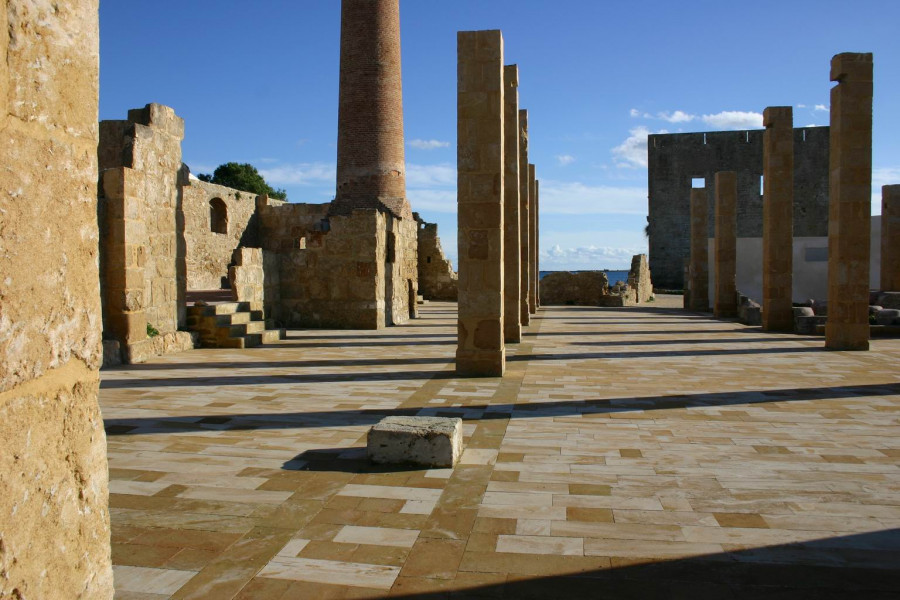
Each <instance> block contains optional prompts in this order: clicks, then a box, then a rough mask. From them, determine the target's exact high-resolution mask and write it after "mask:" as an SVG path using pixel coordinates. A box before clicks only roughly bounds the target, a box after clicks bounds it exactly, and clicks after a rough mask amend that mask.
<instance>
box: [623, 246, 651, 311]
mask: <svg viewBox="0 0 900 600" xmlns="http://www.w3.org/2000/svg"><path fill="white" fill-rule="evenodd" d="M628 287H630V288H632V289H633V290H634V293H635V297H636V298H637V301H638V302H639V303H640V302H647V301H648V300H650V297H651V296H652V295H653V282H651V281H650V264H649V263H648V261H647V255H646V254H635V255H634V256H633V257H632V258H631V271H629V272H628Z"/></svg>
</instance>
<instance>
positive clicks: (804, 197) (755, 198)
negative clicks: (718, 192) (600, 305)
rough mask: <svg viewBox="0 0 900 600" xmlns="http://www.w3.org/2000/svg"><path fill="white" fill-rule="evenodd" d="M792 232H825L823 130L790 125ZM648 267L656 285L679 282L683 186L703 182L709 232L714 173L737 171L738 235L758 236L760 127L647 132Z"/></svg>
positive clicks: (684, 232) (684, 228)
mask: <svg viewBox="0 0 900 600" xmlns="http://www.w3.org/2000/svg"><path fill="white" fill-rule="evenodd" d="M793 135H794V218H793V221H794V226H793V229H794V236H796V237H814V236H826V235H828V219H827V216H826V215H827V214H828V143H829V142H828V136H829V132H828V128H827V127H806V128H801V129H794V134H793ZM647 145H648V148H647V159H648V164H649V169H648V193H649V224H650V270H651V271H652V272H653V282H654V283H655V284H656V286H657V287H660V288H663V289H680V288H681V287H682V286H683V285H684V277H683V272H684V270H683V260H684V258H686V257H687V256H688V255H689V254H690V236H689V233H688V232H689V231H690V206H689V204H690V203H689V200H690V193H691V192H690V190H691V180H692V179H693V178H702V179H704V180H705V182H706V185H705V187H706V192H707V203H708V205H709V212H708V215H709V218H710V228H709V231H710V233H711V232H712V231H713V227H712V218H713V212H714V211H713V204H714V198H715V189H714V185H713V183H714V177H715V173H716V172H717V171H736V172H737V173H738V205H737V219H738V231H737V235H738V237H761V236H762V220H763V216H762V195H761V193H760V177H761V176H762V173H763V130H750V131H711V132H707V133H674V134H656V135H651V136H649V137H648V138H647Z"/></svg>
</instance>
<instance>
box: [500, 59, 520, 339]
mask: <svg viewBox="0 0 900 600" xmlns="http://www.w3.org/2000/svg"><path fill="white" fill-rule="evenodd" d="M503 87H504V89H503V155H504V159H503V161H504V163H505V171H504V174H503V195H504V199H503V226H504V234H503V277H504V281H503V294H504V295H503V298H504V300H503V339H504V341H505V342H506V343H507V344H513V343H518V342H521V341H522V325H521V320H520V318H519V313H520V312H521V309H520V307H521V294H522V287H521V285H522V284H521V277H522V265H521V264H520V262H519V261H520V260H521V255H520V253H521V239H520V235H521V233H520V230H519V227H520V220H519V67H517V66H516V65H507V66H505V67H503Z"/></svg>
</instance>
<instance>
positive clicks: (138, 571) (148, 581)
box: [113, 565, 197, 595]
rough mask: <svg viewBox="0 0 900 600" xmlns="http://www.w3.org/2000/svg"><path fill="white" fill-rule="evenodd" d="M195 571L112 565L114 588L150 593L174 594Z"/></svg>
mask: <svg viewBox="0 0 900 600" xmlns="http://www.w3.org/2000/svg"><path fill="white" fill-rule="evenodd" d="M196 574H197V573H196V572H195V571H176V570H174V569H151V568H147V567H129V566H124V565H115V566H113V577H114V579H115V585H116V589H121V590H123V591H126V592H146V593H150V594H163V595H170V594H174V593H175V592H176V591H178V589H179V588H180V587H181V586H182V585H184V584H185V583H187V582H188V581H189V580H190V579H191V578H193V577H194V575H196Z"/></svg>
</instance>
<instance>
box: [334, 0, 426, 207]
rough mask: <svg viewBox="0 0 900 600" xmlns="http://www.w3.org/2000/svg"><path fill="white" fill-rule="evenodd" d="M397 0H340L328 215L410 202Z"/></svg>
mask: <svg viewBox="0 0 900 600" xmlns="http://www.w3.org/2000/svg"><path fill="white" fill-rule="evenodd" d="M405 173H406V166H405V160H404V152H403V86H402V83H401V73H400V2H399V0H342V2H341V75H340V93H339V99H338V149H337V189H336V191H335V199H334V201H333V202H332V203H331V209H330V214H332V215H347V214H350V213H351V212H352V211H353V209H355V208H377V209H387V210H388V211H390V212H391V213H392V214H393V215H394V216H397V217H401V218H404V219H412V210H411V209H410V206H409V202H408V201H407V199H406V178H405Z"/></svg>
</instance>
